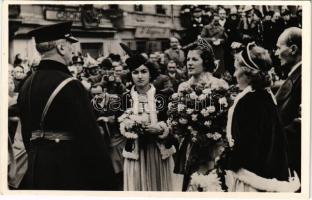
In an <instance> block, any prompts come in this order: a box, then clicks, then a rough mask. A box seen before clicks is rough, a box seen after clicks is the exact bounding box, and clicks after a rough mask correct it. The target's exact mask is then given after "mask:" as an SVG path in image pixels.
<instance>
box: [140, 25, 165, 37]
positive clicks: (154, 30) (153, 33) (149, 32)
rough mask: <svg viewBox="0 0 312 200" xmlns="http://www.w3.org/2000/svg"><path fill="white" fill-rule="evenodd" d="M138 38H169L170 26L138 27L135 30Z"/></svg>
mask: <svg viewBox="0 0 312 200" xmlns="http://www.w3.org/2000/svg"><path fill="white" fill-rule="evenodd" d="M135 37H136V38H169V37H170V29H169V28H159V27H138V28H137V29H136V31H135Z"/></svg>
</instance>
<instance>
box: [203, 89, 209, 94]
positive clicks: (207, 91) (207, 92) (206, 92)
mask: <svg viewBox="0 0 312 200" xmlns="http://www.w3.org/2000/svg"><path fill="white" fill-rule="evenodd" d="M203 94H211V89H210V88H206V89H204V90H203Z"/></svg>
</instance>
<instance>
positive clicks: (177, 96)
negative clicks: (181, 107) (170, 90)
mask: <svg viewBox="0 0 312 200" xmlns="http://www.w3.org/2000/svg"><path fill="white" fill-rule="evenodd" d="M171 98H172V100H178V98H179V94H178V93H174V94H173V95H172V96H171Z"/></svg>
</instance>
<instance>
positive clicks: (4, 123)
mask: <svg viewBox="0 0 312 200" xmlns="http://www.w3.org/2000/svg"><path fill="white" fill-rule="evenodd" d="M56 3H57V4H170V5H171V4H173V5H177V4H207V5H301V6H302V14H303V17H302V37H303V38H302V43H303V47H302V50H303V51H302V86H303V87H302V89H303V90H302V129H301V135H302V137H301V161H302V165H301V166H302V173H301V174H302V176H301V177H302V179H301V193H270V192H266V193H256V192H235V193H234V192H222V193H221V192H209V193H199V192H198V193H196V192H195V193H194V192H123V191H117V192H110V191H101V192H99V191H54V190H53V191H52V190H45V191H38V190H9V189H8V187H7V168H8V167H7V162H8V150H7V149H8V142H7V140H8V93H7V91H8V56H9V55H8V54H9V43H8V41H9V40H8V21H9V20H8V5H10V4H56ZM1 39H2V49H1V51H2V54H1V55H2V67H1V72H0V73H1V94H0V95H1V100H2V102H1V107H0V130H1V133H2V134H1V135H0V141H1V145H0V174H1V178H0V193H1V194H5V195H49V196H50V195H51V196H61V195H62V196H73V195H74V196H77V195H78V196H102V197H122V198H123V197H134V196H135V197H157V198H160V197H169V198H170V197H171V198H172V197H173V198H174V197H183V198H208V197H212V198H218V197H223V198H224V197H225V198H229V197H232V198H250V197H251V196H252V197H253V198H254V197H255V198H266V199H267V198H282V199H290V198H293V199H307V198H308V197H309V189H310V188H309V177H310V175H311V174H310V157H311V156H310V155H311V154H310V144H311V137H310V122H311V116H310V113H311V112H310V111H311V107H310V103H311V101H310V95H311V2H309V1H212V2H210V1H26V0H25V1H9V0H4V1H3V2H2V38H1Z"/></svg>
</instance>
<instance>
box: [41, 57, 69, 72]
mask: <svg viewBox="0 0 312 200" xmlns="http://www.w3.org/2000/svg"><path fill="white" fill-rule="evenodd" d="M38 70H39V71H40V70H57V71H62V72H64V73H66V74H69V75H71V73H70V71H69V69H68V67H67V66H66V65H64V64H63V63H60V62H57V61H55V60H41V62H40V64H39V66H38Z"/></svg>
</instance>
